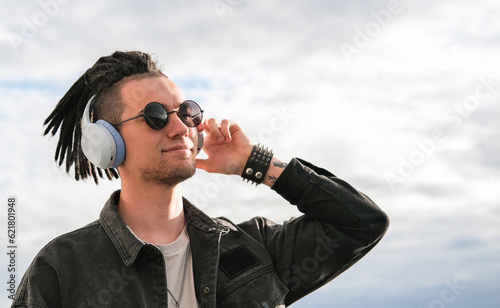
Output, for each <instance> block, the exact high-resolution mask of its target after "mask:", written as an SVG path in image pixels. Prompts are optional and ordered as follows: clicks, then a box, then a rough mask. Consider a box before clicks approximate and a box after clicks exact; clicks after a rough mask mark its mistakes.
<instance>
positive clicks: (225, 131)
mask: <svg viewBox="0 0 500 308" xmlns="http://www.w3.org/2000/svg"><path fill="white" fill-rule="evenodd" d="M232 124H233V123H232V122H231V121H229V120H227V119H224V120H222V122H221V123H220V132H221V134H222V136H223V137H224V139H225V140H226V142H231V132H230V131H229V127H230V126H231V125H232Z"/></svg>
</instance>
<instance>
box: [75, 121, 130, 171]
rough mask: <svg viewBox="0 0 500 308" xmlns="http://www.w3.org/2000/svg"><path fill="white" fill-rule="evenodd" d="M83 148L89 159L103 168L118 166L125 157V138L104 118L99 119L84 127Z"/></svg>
mask: <svg viewBox="0 0 500 308" xmlns="http://www.w3.org/2000/svg"><path fill="white" fill-rule="evenodd" d="M82 150H83V154H85V156H86V157H87V159H88V160H89V161H90V162H91V163H93V164H94V165H96V166H97V167H99V168H101V169H107V168H116V167H118V166H119V165H121V164H122V163H123V160H124V158H125V143H124V142H123V138H122V137H121V136H120V133H119V132H118V131H117V130H116V129H115V128H114V127H113V126H112V125H111V124H109V123H108V122H106V121H104V120H98V121H97V122H96V123H91V124H89V125H87V126H86V127H85V128H84V129H83V131H82Z"/></svg>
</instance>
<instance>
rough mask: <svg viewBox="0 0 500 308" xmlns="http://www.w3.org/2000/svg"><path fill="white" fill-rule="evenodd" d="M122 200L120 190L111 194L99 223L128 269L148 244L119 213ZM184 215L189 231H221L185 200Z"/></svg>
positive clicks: (218, 226)
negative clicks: (119, 203) (118, 207)
mask: <svg viewBox="0 0 500 308" xmlns="http://www.w3.org/2000/svg"><path fill="white" fill-rule="evenodd" d="M119 200H120V190H117V191H115V192H114V193H113V194H111V196H110V198H109V199H108V201H107V202H106V204H105V205H104V208H103V209H102V211H101V214H100V216H99V221H100V223H101V225H102V226H103V228H104V230H106V233H107V234H108V236H109V238H110V239H111V242H112V243H113V245H114V246H115V249H116V251H117V252H118V254H119V255H120V257H121V258H122V261H123V263H124V264H125V265H126V266H127V267H128V266H130V265H132V264H133V263H134V262H135V260H136V259H137V255H138V254H139V252H140V251H141V249H142V247H144V246H145V245H147V244H148V243H146V242H144V241H142V240H141V239H139V238H138V237H137V236H135V234H134V233H133V232H132V231H131V230H130V228H128V227H127V225H126V224H125V222H124V221H123V219H122V218H121V217H120V215H119V214H118V211H117V205H118V201H119ZM183 205H184V215H185V217H186V223H187V224H188V231H189V230H190V229H191V228H192V227H194V228H196V229H199V230H200V231H203V232H206V233H213V232H216V231H219V230H220V225H218V224H217V222H216V221H215V220H213V219H212V218H210V217H208V216H207V215H206V214H205V213H203V212H202V211H201V210H199V209H198V208H196V207H195V206H194V205H193V204H191V202H189V201H188V200H186V199H184V198H183Z"/></svg>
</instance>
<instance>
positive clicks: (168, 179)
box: [140, 162, 196, 186]
mask: <svg viewBox="0 0 500 308" xmlns="http://www.w3.org/2000/svg"><path fill="white" fill-rule="evenodd" d="M195 172H196V165H195V164H194V162H193V163H192V164H189V165H183V166H176V167H175V168H172V166H158V167H157V168H148V169H142V170H140V174H141V178H142V180H143V181H145V182H150V183H154V184H160V185H167V186H175V185H177V184H179V183H181V182H183V181H185V180H187V179H189V178H190V177H192V176H193V175H194V174H195Z"/></svg>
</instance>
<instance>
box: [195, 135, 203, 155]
mask: <svg viewBox="0 0 500 308" xmlns="http://www.w3.org/2000/svg"><path fill="white" fill-rule="evenodd" d="M204 139H205V137H204V136H203V132H201V133H198V152H197V153H196V154H197V155H198V154H200V152H201V149H202V148H203V141H204Z"/></svg>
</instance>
